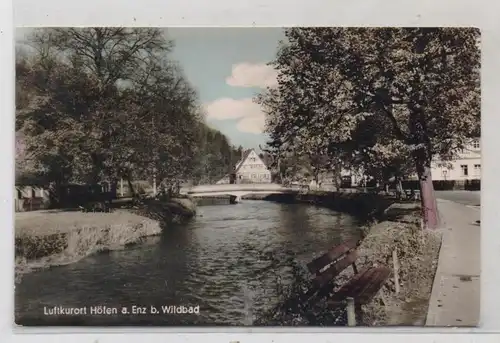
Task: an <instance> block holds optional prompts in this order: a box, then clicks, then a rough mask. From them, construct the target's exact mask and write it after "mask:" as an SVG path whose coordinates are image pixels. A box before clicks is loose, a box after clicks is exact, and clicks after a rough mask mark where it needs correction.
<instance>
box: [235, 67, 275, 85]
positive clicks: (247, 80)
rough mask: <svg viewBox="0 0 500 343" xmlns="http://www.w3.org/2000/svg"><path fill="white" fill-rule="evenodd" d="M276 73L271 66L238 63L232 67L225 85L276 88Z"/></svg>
mask: <svg viewBox="0 0 500 343" xmlns="http://www.w3.org/2000/svg"><path fill="white" fill-rule="evenodd" d="M277 76H278V73H277V71H276V69H274V68H273V67H272V66H269V65H266V64H263V63H260V64H252V63H239V64H235V65H233V70H232V73H231V76H229V77H228V78H226V83H227V84H228V85H230V86H233V87H256V88H266V87H273V86H276V84H277V81H276V78H277Z"/></svg>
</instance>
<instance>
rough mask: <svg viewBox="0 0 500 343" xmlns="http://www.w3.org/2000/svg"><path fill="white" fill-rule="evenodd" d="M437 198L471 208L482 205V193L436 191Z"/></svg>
mask: <svg viewBox="0 0 500 343" xmlns="http://www.w3.org/2000/svg"><path fill="white" fill-rule="evenodd" d="M436 197H437V198H440V199H445V200H450V201H454V202H457V203H459V204H463V205H470V206H478V205H480V203H481V192H480V191H436Z"/></svg>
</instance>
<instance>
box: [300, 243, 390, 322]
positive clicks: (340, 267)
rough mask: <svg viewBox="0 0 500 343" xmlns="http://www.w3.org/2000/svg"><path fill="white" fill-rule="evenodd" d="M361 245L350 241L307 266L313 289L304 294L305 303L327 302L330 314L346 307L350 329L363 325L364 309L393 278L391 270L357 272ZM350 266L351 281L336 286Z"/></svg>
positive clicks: (366, 269) (367, 268)
mask: <svg viewBox="0 0 500 343" xmlns="http://www.w3.org/2000/svg"><path fill="white" fill-rule="evenodd" d="M360 243H361V240H358V239H352V240H349V241H347V242H345V243H343V244H340V245H338V246H335V247H333V248H332V249H330V250H329V251H328V252H326V253H325V254H323V255H321V256H319V257H318V258H315V259H314V260H313V261H311V262H310V263H308V264H307V268H308V270H309V272H310V273H311V274H312V278H313V279H312V281H313V282H312V284H313V287H312V288H311V289H309V290H308V291H307V292H306V293H305V295H304V296H305V298H303V300H305V301H307V302H310V301H313V299H314V300H315V301H316V300H319V299H321V298H326V299H327V300H326V301H327V302H328V307H329V309H331V310H335V309H339V308H341V307H346V308H347V319H348V325H349V326H355V325H356V320H358V322H359V321H362V311H361V307H362V306H363V305H366V304H368V303H369V302H370V301H371V300H372V298H373V297H374V296H375V295H376V294H377V293H378V291H379V290H380V289H381V288H382V286H383V285H384V283H385V281H386V280H387V279H388V278H389V276H390V274H391V270H390V269H389V268H386V267H375V266H372V265H370V266H368V267H366V268H364V269H363V270H360V271H358V268H357V266H356V259H357V258H358V252H357V248H358V247H359V244H360ZM349 266H351V267H352V271H353V275H352V276H351V277H350V279H349V281H347V282H346V283H345V284H343V285H336V282H335V281H336V278H337V277H338V276H339V274H340V273H341V272H342V271H344V270H345V269H347V268H348V267H349Z"/></svg>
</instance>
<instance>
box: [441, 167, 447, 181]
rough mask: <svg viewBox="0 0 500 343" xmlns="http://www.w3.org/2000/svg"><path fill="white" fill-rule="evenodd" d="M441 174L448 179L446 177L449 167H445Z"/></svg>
mask: <svg viewBox="0 0 500 343" xmlns="http://www.w3.org/2000/svg"><path fill="white" fill-rule="evenodd" d="M441 174H442V175H443V178H444V179H445V180H446V177H447V176H448V169H443V170H442V171H441Z"/></svg>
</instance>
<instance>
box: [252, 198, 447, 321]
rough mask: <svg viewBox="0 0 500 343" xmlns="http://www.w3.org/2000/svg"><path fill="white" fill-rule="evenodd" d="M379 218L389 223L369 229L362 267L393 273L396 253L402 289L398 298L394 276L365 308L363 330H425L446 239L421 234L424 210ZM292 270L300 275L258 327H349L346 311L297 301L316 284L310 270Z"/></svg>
mask: <svg viewBox="0 0 500 343" xmlns="http://www.w3.org/2000/svg"><path fill="white" fill-rule="evenodd" d="M379 218H381V219H382V218H383V221H380V222H376V221H375V222H372V223H371V224H369V225H367V226H366V227H365V228H363V235H362V236H363V240H362V243H361V245H360V247H359V248H358V254H359V258H358V260H357V261H356V265H357V267H358V269H363V268H364V267H366V266H368V265H383V266H388V267H390V268H391V269H392V268H393V252H394V251H396V252H397V256H398V263H399V272H398V276H399V285H400V287H399V288H400V290H399V293H398V294H396V287H395V283H394V275H391V277H390V279H389V280H388V281H387V282H386V284H385V285H384V286H383V288H382V289H381V290H380V291H379V292H378V294H377V295H376V296H375V297H374V299H373V300H372V301H371V302H370V303H369V304H368V305H366V306H364V307H363V322H362V323H360V324H359V325H363V326H392V325H394V326H423V325H425V321H426V316H427V311H428V307H429V299H430V296H431V292H432V284H433V280H434V275H435V273H436V267H437V262H438V254H439V249H440V245H441V235H440V233H438V232H432V231H428V230H421V229H420V218H421V217H420V207H419V205H418V204H417V203H394V204H392V205H391V206H389V208H387V209H386V210H385V211H383V213H381V214H380V215H379ZM289 267H290V268H292V269H293V270H294V275H295V276H294V280H293V282H292V284H291V285H289V286H286V287H284V288H283V289H282V291H281V293H280V299H281V300H280V303H279V304H278V305H277V306H276V307H275V308H274V309H272V310H271V311H269V312H267V313H265V314H263V316H262V317H261V318H259V319H258V320H257V322H256V323H257V325H265V326H267V325H273V326H274V325H280V326H304V325H306V326H309V325H314V326H332V325H335V326H336V325H339V326H345V325H346V322H345V321H346V318H345V312H344V310H343V309H342V310H341V311H340V312H335V313H332V312H331V311H330V310H329V309H328V308H327V307H326V302H325V301H319V302H318V303H317V304H316V305H315V306H313V307H312V308H309V307H303V306H301V305H300V304H298V303H295V302H294V301H293V299H295V298H296V296H297V295H298V294H299V293H301V292H303V290H304V289H309V288H310V287H311V284H310V276H309V273H308V272H307V270H306V268H305V266H301V265H299V264H297V262H294V263H292V265H290V266H289ZM351 277H352V269H351V268H347V269H346V270H345V271H344V272H342V273H341V274H340V275H339V276H338V277H337V285H341V284H343V283H345V282H347V281H348V279H349V278H351ZM290 301H291V302H290ZM285 303H288V304H289V308H284V307H283V304H285ZM292 308H294V309H293V310H292Z"/></svg>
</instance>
